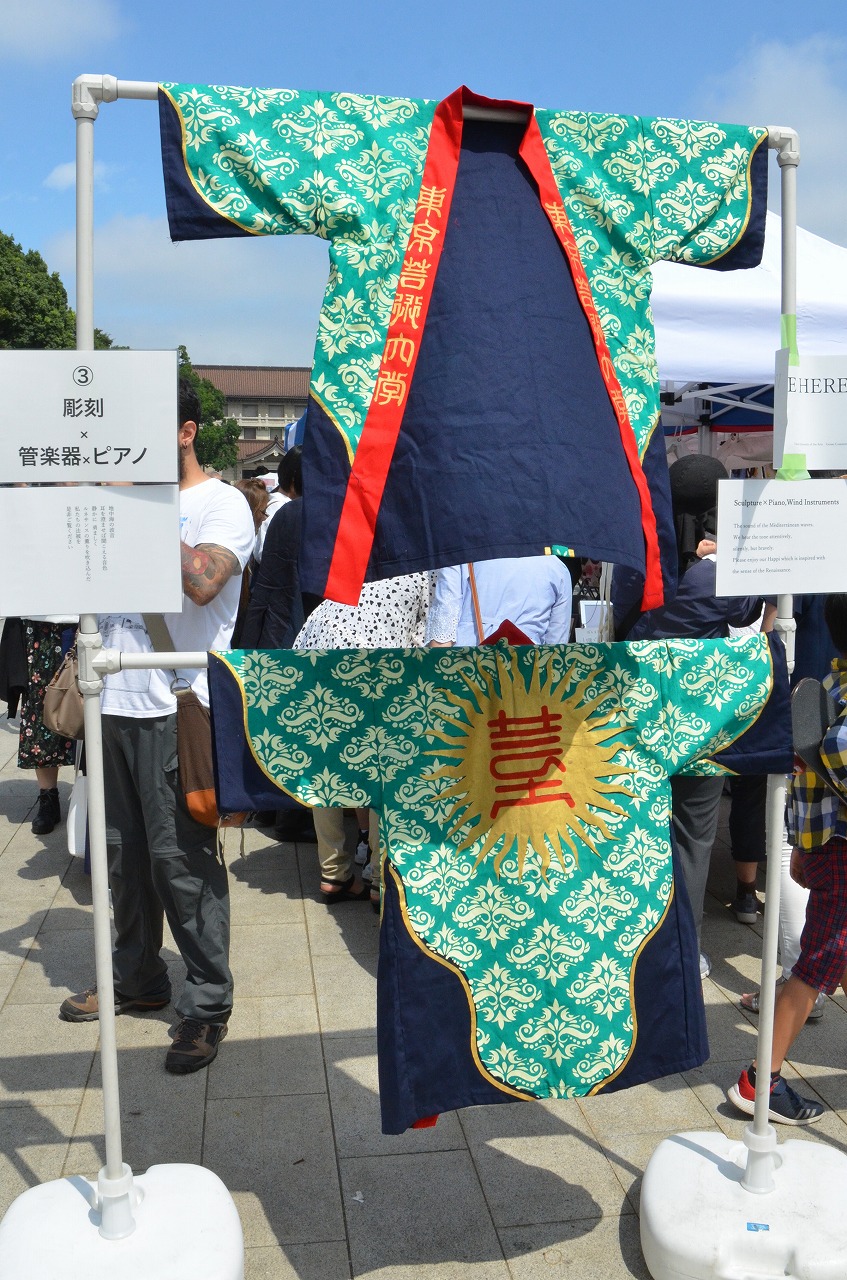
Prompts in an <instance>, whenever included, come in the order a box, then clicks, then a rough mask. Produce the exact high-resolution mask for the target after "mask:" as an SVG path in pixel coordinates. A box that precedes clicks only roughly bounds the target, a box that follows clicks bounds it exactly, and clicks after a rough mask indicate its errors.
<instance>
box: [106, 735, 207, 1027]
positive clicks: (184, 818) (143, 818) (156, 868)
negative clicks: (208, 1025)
mask: <svg viewBox="0 0 847 1280" xmlns="http://www.w3.org/2000/svg"><path fill="white" fill-rule="evenodd" d="M103 766H104V772H105V790H106V844H107V849H108V856H109V885H110V887H111V890H112V906H113V909H114V916H115V929H116V932H117V937H116V939H115V946H114V952H113V972H114V978H115V989H116V991H118V992H119V993H120V994H121V995H123V996H129V997H133V996H134V997H141V996H156V995H159V994H161V995H167V994H169V991H170V983H169V980H168V970H167V966H166V965H165V962H164V960H163V959H162V957H161V954H160V953H161V950H162V918H163V913H164V915H165V916H167V920H168V924H169V926H170V929H171V933H172V934H173V937H174V941H175V942H176V945H177V947H178V948H179V952H180V955H181V956H182V958H183V961H184V962H185V966H186V968H187V970H188V976H187V978H186V982H185V986H184V988H183V990H182V993H181V994H180V996H179V999H178V1000H177V1001H176V1002H175V1006H174V1007H175V1008H176V1011H177V1013H178V1014H179V1015H180V1017H182V1018H198V1019H199V1020H200V1021H201V1022H225V1021H226V1020H227V1018H228V1017H229V1015H230V1011H231V1009H232V973H231V972H230V968H229V888H228V885H227V874H226V867H225V866H224V864H223V861H222V859H221V858H219V857H218V854H217V851H216V847H215V832H214V830H212V829H211V828H210V827H203V826H201V825H200V824H199V823H197V822H195V821H194V819H193V818H192V817H191V816H190V815H189V813H188V811H187V809H186V807H185V800H184V798H183V795H182V790H181V788H180V785H179V778H178V774H177V751H176V714H174V715H169V716H156V717H155V718H151V719H144V720H138V719H133V718H131V717H129V716H112V715H105V716H103Z"/></svg>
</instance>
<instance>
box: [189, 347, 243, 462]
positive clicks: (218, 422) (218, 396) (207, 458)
mask: <svg viewBox="0 0 847 1280" xmlns="http://www.w3.org/2000/svg"><path fill="white" fill-rule="evenodd" d="M179 371H180V373H181V374H184V375H185V376H186V377H187V378H189V379H190V381H191V382H192V384H193V386H194V389H195V390H196V392H197V395H198V397H199V400H200V422H199V424H198V425H199V427H200V430H199V431H198V432H197V439H196V440H195V442H194V448H195V451H196V453H197V461H198V462H199V463H200V465H201V466H202V467H212V468H213V470H215V471H225V470H226V469H227V467H234V466H235V464H236V461H237V460H238V447H237V446H238V437H239V435H240V429H239V426H238V423H237V422H236V420H235V418H228V417H227V416H226V396H225V395H224V394H223V392H222V391H218V389H217V387H215V386H213V384H212V383H211V382H210V381H209V379H208V378H201V377H200V375H199V374H198V373H197V372H196V371H195V369H194V366H193V365H192V363H191V358H190V357H189V354H188V352H187V351H186V349H185V347H180V348H179Z"/></svg>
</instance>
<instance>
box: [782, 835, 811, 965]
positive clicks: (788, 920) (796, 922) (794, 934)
mask: <svg viewBox="0 0 847 1280" xmlns="http://www.w3.org/2000/svg"><path fill="white" fill-rule="evenodd" d="M791 849H792V846H791V844H790V843H789V840H788V834H787V832H785V831H783V837H782V860H781V865H780V877H779V958H780V962H781V964H782V976H783V977H784V978H789V977H790V976H791V973H792V971H793V969H794V966H795V964H796V963H797V961H798V960H799V959H800V938H801V936H802V933H803V926H804V925H805V923H806V907H807V906H808V903H809V890H808V889H804V888H803V886H802V885H799V884H798V883H797V881H796V880H795V879H794V878H793V877H792V875H791Z"/></svg>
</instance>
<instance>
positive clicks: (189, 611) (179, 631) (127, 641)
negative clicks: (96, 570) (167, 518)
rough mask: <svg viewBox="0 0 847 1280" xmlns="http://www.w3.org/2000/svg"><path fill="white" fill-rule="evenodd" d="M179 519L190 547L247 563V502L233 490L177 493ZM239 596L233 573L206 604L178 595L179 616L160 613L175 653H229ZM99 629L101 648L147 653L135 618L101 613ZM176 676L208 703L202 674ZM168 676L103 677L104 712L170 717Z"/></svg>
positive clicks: (214, 486)
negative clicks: (222, 551)
mask: <svg viewBox="0 0 847 1280" xmlns="http://www.w3.org/2000/svg"><path fill="white" fill-rule="evenodd" d="M179 519H180V538H181V540H182V541H183V542H187V543H188V545H189V546H191V547H196V546H199V545H201V544H203V543H213V544H215V545H216V546H219V547H226V548H227V550H228V551H231V552H232V554H233V555H234V556H235V557H236V559H237V560H238V563H239V564H240V565H241V568H242V569H243V568H244V566H245V565H246V564H247V561H248V560H249V559H250V555H251V553H252V550H253V542H254V539H255V536H256V534H255V528H254V525H253V516H252V514H251V512H250V507H249V505H248V503H247V499H246V498H245V497H244V495H243V494H242V493H240V492H239V491H238V489H234V488H232V486H230V485H228V484H223V483H222V482H221V481H220V480H204V481H203V482H202V484H196V485H192V486H191V487H190V488H188V489H183V490H181V491H180V495H179ZM240 594H241V577H240V576H239V575H234V576H233V577H231V578H230V579H229V581H228V582H226V583H225V584H224V586H223V588H222V589H221V591H219V592H218V594H217V595H216V596H215V598H214V600H210V601H209V603H208V604H205V605H198V604H194V602H193V601H192V600H189V599H188V597H187V596H183V598H182V612H181V613H166V614H165V615H164V618H165V622H166V623H167V627H168V630H169V631H170V633H171V639H172V640H173V642H174V649H175V651H177V652H186V651H192V652H193V651H195V650H203V651H208V650H209V649H228V648H229V642H230V638H231V636H232V629H233V626H234V625H235V615H236V613H237V611H238V600H239V596H240ZM99 625H100V634H101V635H102V637H103V646H104V648H107V649H121V650H122V651H123V652H124V653H150V652H151V651H152V648H153V646H152V645H151V643H150V637H149V636H148V635H147V629H146V627H145V626H144V622H143V619H142V618H141V615H140V614H114V613H109V614H101V616H100V619H99ZM177 675H179V676H181V677H183V678H184V679H185V680H188V681H190V682H191V685H192V687H193V688H194V692H195V693H196V694H197V697H198V698H199V699H200V701H201V702H202V703H203V704H204V705H205V706H208V705H209V691H208V680H207V677H206V672H205V670H199V671H198V670H197V669H196V668H195V669H191V670H179V671H177ZM173 678H174V673H173V671H172V670H166V671H119V672H117V673H116V674H115V675H112V676H106V678H105V688H104V690H103V695H102V710H103V714H104V715H115V716H130V717H133V718H135V719H147V718H149V717H151V716H164V715H169V714H170V713H171V712H172V711H174V710H176V699H175V697H174V695H173V694H172V693H171V682H172V680H173Z"/></svg>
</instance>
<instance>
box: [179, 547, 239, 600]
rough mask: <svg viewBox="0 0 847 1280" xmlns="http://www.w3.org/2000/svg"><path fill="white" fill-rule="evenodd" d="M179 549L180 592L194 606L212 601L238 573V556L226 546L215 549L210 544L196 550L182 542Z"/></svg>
mask: <svg viewBox="0 0 847 1280" xmlns="http://www.w3.org/2000/svg"><path fill="white" fill-rule="evenodd" d="M180 546H181V549H182V589H183V591H184V592H185V594H186V595H187V596H188V598H189V600H193V601H194V603H195V604H200V605H203V604H208V603H209V601H210V600H214V598H215V596H216V595H217V594H218V592H219V591H220V590H221V588H222V587H223V586H224V585H225V584H226V583H227V582H229V580H230V578H232V577H237V576H238V575H239V574H240V573H241V565H240V564H239V563H238V559H237V557H236V556H234V555H233V553H232V552H231V551H230V550H228V548H227V547H219V546H216V545H215V543H213V542H204V543H201V545H200V546H199V547H190V546H189V545H188V543H187V542H183V543H181V544H180Z"/></svg>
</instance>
